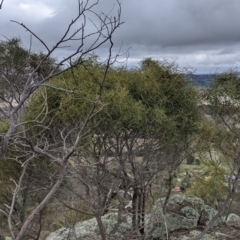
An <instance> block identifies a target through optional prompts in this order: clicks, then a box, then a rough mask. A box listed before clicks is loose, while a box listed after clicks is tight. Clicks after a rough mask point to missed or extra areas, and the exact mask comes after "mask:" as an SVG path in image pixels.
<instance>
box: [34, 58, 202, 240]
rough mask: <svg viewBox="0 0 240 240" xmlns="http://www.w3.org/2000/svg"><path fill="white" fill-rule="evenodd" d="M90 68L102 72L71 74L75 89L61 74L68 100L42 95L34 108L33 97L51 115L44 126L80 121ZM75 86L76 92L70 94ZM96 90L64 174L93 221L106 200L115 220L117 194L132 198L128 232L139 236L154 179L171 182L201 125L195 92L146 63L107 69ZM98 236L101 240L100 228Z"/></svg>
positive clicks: (91, 85) (168, 71)
mask: <svg viewBox="0 0 240 240" xmlns="http://www.w3.org/2000/svg"><path fill="white" fill-rule="evenodd" d="M92 68H94V73H95V76H99V75H100V74H101V71H102V66H99V65H98V64H97V63H96V62H94V61H93V60H92V59H90V60H89V61H88V62H87V64H86V65H81V66H79V67H78V68H75V69H74V70H73V72H74V76H75V79H76V82H77V84H76V85H74V81H73V80H72V81H69V73H66V74H65V75H62V76H63V78H64V79H66V86H67V88H68V89H71V88H72V87H73V86H76V93H75V95H68V94H67V93H60V92H54V91H53V90H52V89H49V91H48V92H45V93H44V94H43V93H41V94H39V95H38V96H37V97H36V99H35V100H34V101H35V102H34V101H33V102H32V103H33V105H34V106H38V105H39V104H36V102H41V101H42V100H41V101H39V97H40V99H41V98H43V99H47V100H48V105H47V107H46V108H47V109H48V111H50V112H52V113H53V118H51V119H52V122H51V123H50V124H51V125H54V126H57V125H58V124H61V123H62V122H65V123H67V122H68V123H69V124H71V125H74V124H76V123H79V121H80V122H81V119H82V118H84V114H85V113H87V112H88V111H89V107H90V106H91V105H89V104H87V103H86V101H84V100H83V99H91V98H92V97H93V96H95V94H96V91H97V89H98V88H97V81H95V82H92V81H89V79H91V78H92V77H93V76H92V74H89V72H92V71H91V69H92ZM52 84H55V85H54V86H55V87H60V88H61V87H62V85H61V84H65V83H64V82H63V81H61V80H58V81H52ZM79 87H81V89H82V90H83V91H81V92H78V88H79ZM102 90H103V92H102V98H101V103H102V104H103V105H104V107H103V109H102V111H101V112H99V114H97V115H96V116H95V117H94V118H93V119H91V121H90V122H89V124H90V125H91V128H90V129H91V132H90V134H89V135H88V136H86V138H85V143H86V144H85V145H82V146H78V147H79V148H78V150H76V151H75V152H74V154H73V155H72V158H71V160H72V162H73V168H72V176H74V181H77V182H78V184H76V185H78V186H81V193H79V192H78V193H77V194H78V196H81V199H86V201H88V202H90V203H91V204H90V205H91V212H92V214H93V215H95V216H96V218H97V219H98V222H100V221H101V215H103V214H104V213H105V212H106V211H107V210H108V208H109V205H110V202H111V200H112V198H113V197H117V198H118V200H119V220H121V214H122V213H123V212H124V211H125V210H126V209H125V206H126V205H124V201H123V200H122V199H121V197H120V196H119V195H120V194H119V193H120V192H121V191H123V192H124V195H125V197H126V196H127V194H130V195H131V194H132V210H131V211H132V220H133V221H132V222H133V229H134V231H135V234H138V233H139V232H140V234H142V235H144V227H145V220H144V219H145V202H146V197H147V194H148V192H149V189H150V187H151V184H152V181H153V179H154V177H155V176H156V175H157V174H159V173H160V172H163V171H166V170H167V172H168V174H169V176H168V177H169V179H170V180H172V178H173V177H174V174H175V171H176V169H177V167H178V166H179V165H180V164H181V162H182V161H183V159H185V158H186V157H187V156H188V155H189V154H190V153H192V151H193V148H194V147H195V146H194V144H195V143H194V141H193V139H194V140H195V135H197V134H198V131H199V127H198V123H199V121H200V120H201V116H200V113H199V111H198V107H197V94H196V91H195V90H194V88H193V87H191V86H190V85H189V84H188V82H187V81H186V79H185V78H184V75H182V74H180V73H178V72H177V71H176V70H175V68H174V66H172V65H167V64H166V63H165V65H164V63H161V62H158V61H153V60H151V59H146V60H144V61H143V62H142V63H141V67H140V68H138V69H133V70H128V69H125V68H111V69H109V72H108V76H107V78H106V81H105V85H104V87H103V89H102ZM44 108H45V106H44ZM42 112H43V116H45V114H44V111H42ZM34 115H36V113H35V114H34ZM44 120H46V121H48V120H47V118H44ZM45 125H46V124H45ZM49 126H50V125H49ZM50 129H52V128H50ZM47 132H48V133H49V130H47ZM51 138H53V137H51ZM55 142H56V141H55ZM170 182H172V181H170ZM170 190H171V189H170ZM81 194H82V195H81ZM169 194H170V191H169ZM168 197H169V196H168ZM165 206H166V203H165ZM100 225H101V223H100ZM101 232H102V238H103V239H104V238H105V237H106V236H105V235H104V229H103V231H101Z"/></svg>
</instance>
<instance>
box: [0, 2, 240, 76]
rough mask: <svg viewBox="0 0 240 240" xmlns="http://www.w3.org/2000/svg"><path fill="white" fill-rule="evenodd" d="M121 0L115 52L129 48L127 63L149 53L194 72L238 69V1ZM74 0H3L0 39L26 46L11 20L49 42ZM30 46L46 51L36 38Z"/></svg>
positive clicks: (105, 5)
mask: <svg viewBox="0 0 240 240" xmlns="http://www.w3.org/2000/svg"><path fill="white" fill-rule="evenodd" d="M99 1H100V3H99V4H98V6H96V7H95V8H94V11H96V12H100V11H102V12H106V13H107V12H109V10H110V9H111V8H112V7H113V6H114V4H115V10H116V7H117V5H116V2H115V0H99ZM119 1H120V2H121V6H122V20H123V21H124V22H125V23H124V24H123V25H122V26H121V27H120V28H119V29H118V30H117V31H116V33H115V35H114V43H115V47H116V48H115V50H116V51H117V50H118V48H119V47H120V46H121V44H122V48H121V51H122V52H124V51H127V50H128V49H129V58H128V66H130V67H131V66H137V65H138V63H139V61H141V60H142V59H143V58H146V57H152V58H154V59H159V60H162V59H165V60H168V61H175V62H176V63H177V64H178V65H179V67H180V68H185V67H187V68H191V69H192V70H194V71H195V72H196V73H215V72H221V71H224V70H228V69H230V68H237V69H238V70H239V64H240V28H239V23H240V1H239V0H148V1H146V0H119ZM89 2H90V3H93V2H94V0H89ZM77 4H78V1H77V0H39V1H38V0H4V3H3V7H2V9H1V10H0V39H2V40H3V39H4V38H5V37H7V38H11V37H13V36H16V37H20V38H21V39H22V41H23V44H24V45H25V46H26V47H28V46H29V42H30V34H29V33H28V32H26V31H25V30H24V29H23V28H22V27H21V26H19V25H17V24H15V23H13V22H11V21H10V20H16V21H19V22H20V23H24V24H25V25H26V26H28V27H29V28H30V29H31V30H32V31H33V32H34V33H36V34H37V35H38V36H41V38H42V39H43V40H44V41H45V42H46V43H47V44H48V45H49V46H53V45H54V43H55V42H56V41H58V40H59V38H60V36H61V35H62V34H63V33H64V30H65V29H66V27H67V25H68V23H69V22H70V21H71V20H72V19H73V18H74V17H75V16H76V14H77ZM115 13H116V12H114V11H113V12H112V14H115ZM92 20H93V21H95V18H94V17H93V18H92ZM96 21H97V20H96ZM87 27H88V29H86V32H91V30H92V28H91V27H93V26H92V25H91V24H89V25H87ZM76 28H77V26H75V29H76ZM74 47H76V46H75V44H73V45H69V47H68V48H64V49H62V50H61V51H59V52H58V53H57V54H58V57H64V56H67V55H68V54H69V52H71V51H73V50H74ZM32 48H33V49H35V50H36V51H40V50H44V48H43V47H42V46H41V44H40V43H39V42H37V41H34V42H33V46H32ZM96 52H97V54H98V55H100V57H104V54H106V48H105V47H104V46H103V47H102V48H100V49H99V50H98V51H96Z"/></svg>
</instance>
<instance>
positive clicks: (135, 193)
mask: <svg viewBox="0 0 240 240" xmlns="http://www.w3.org/2000/svg"><path fill="white" fill-rule="evenodd" d="M137 202H138V190H137V188H134V189H133V199H132V227H133V231H134V232H135V233H136V234H137V233H138V224H137V214H138V204H137Z"/></svg>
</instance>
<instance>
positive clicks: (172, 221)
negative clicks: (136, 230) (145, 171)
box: [46, 194, 240, 240]
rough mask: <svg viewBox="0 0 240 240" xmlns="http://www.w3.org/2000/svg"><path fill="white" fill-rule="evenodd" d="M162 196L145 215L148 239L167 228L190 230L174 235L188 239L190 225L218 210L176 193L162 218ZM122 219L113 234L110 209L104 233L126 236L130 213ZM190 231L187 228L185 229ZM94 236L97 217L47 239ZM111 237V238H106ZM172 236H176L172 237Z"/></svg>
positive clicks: (96, 236)
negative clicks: (180, 234)
mask: <svg viewBox="0 0 240 240" xmlns="http://www.w3.org/2000/svg"><path fill="white" fill-rule="evenodd" d="M163 201H164V199H158V200H157V201H156V202H155V204H154V205H153V207H152V210H151V213H150V214H149V215H146V219H145V224H146V234H147V238H148V239H165V238H164V235H165V233H166V228H167V231H168V232H173V231H176V230H183V229H187V230H189V229H190V230H191V229H192V231H191V232H190V233H189V234H188V235H187V236H182V237H181V238H179V239H178V238H177V239H178V240H189V239H192V237H194V236H195V235H198V233H199V231H196V230H194V229H193V228H195V227H198V226H206V225H207V224H208V223H209V221H210V220H211V219H212V218H213V217H214V216H215V215H216V214H217V211H216V210H215V209H213V208H211V207H209V206H208V205H206V204H204V201H203V200H202V199H200V198H198V197H190V196H186V195H184V194H175V195H173V196H171V197H170V199H169V202H168V205H167V214H166V216H165V218H164V215H163V211H162V203H163ZM123 219H124V221H123V222H122V223H121V224H120V226H119V228H118V231H117V232H116V233H115V235H112V234H111V232H112V230H113V229H114V227H115V225H116V223H117V213H109V214H106V215H105V216H103V217H102V222H103V225H104V228H105V231H106V235H107V236H109V234H111V239H114V238H115V239H125V238H124V234H125V233H126V232H128V231H131V215H130V214H129V215H126V216H125V217H124V218H123ZM224 222H225V218H224V217H221V218H219V219H218V220H217V221H216V222H215V226H217V225H219V224H221V223H224ZM226 222H240V217H239V216H237V215H235V214H229V216H228V218H227V221H226ZM188 232H189V231H188ZM64 239H69V240H77V239H84V240H95V239H100V236H99V230H98V225H97V221H96V220H95V219H89V220H86V221H83V222H79V223H77V224H76V225H75V226H73V227H72V228H61V229H59V230H57V231H55V232H53V233H51V234H50V235H49V236H48V237H47V238H46V240H64ZM109 239H110V238H109ZM203 239H205V240H215V239H221V240H222V239H224V234H223V233H220V232H215V233H213V234H211V236H210V235H205V237H204V238H203ZM172 240H175V238H172Z"/></svg>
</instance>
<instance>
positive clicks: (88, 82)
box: [25, 59, 200, 144]
mask: <svg viewBox="0 0 240 240" xmlns="http://www.w3.org/2000/svg"><path fill="white" fill-rule="evenodd" d="M146 61H149V63H148V65H146V63H145V62H146ZM145 62H144V61H143V62H142V64H141V67H140V68H138V69H134V70H127V69H124V68H113V69H110V71H109V73H108V75H107V79H106V81H105V84H104V87H103V88H102V87H101V86H100V85H99V81H100V80H99V79H101V78H102V76H103V74H104V72H103V68H102V66H101V65H100V64H99V63H98V62H95V61H93V60H92V62H91V61H90V62H89V61H87V62H86V63H84V64H83V65H81V66H78V67H77V68H75V69H74V70H73V72H71V71H68V72H66V73H64V74H62V75H61V76H59V77H57V78H55V79H54V80H53V81H51V83H50V84H51V85H52V86H55V87H59V88H61V87H66V88H67V89H69V91H70V90H74V93H66V92H61V91H60V90H59V91H56V89H53V88H49V87H47V88H45V89H42V90H40V91H38V92H37V93H36V94H35V95H34V96H33V97H32V99H31V101H30V103H29V106H28V109H27V113H26V115H25V117H26V121H30V120H34V119H35V118H36V116H38V118H39V121H44V125H46V126H49V127H50V126H52V125H54V126H58V125H59V124H62V123H63V122H65V123H66V122H68V123H79V122H81V121H83V120H84V119H85V117H86V115H87V114H88V112H89V111H90V109H91V108H92V107H93V102H94V100H95V99H96V96H97V95H98V94H99V92H100V91H101V93H102V96H101V104H99V105H98V107H96V109H95V112H97V111H98V110H99V109H100V108H101V107H103V109H102V111H100V112H99V113H98V114H97V116H95V118H94V120H93V121H92V123H91V124H92V126H93V127H94V126H95V128H94V129H95V130H94V131H95V132H96V133H97V132H98V131H101V132H106V131H107V132H110V131H112V132H113V131H116V130H117V131H119V132H121V131H122V130H128V131H130V130H131V131H132V132H135V133H140V132H141V133H142V134H143V135H145V136H155V137H156V138H161V140H162V141H163V142H165V143H166V144H171V143H173V142H177V141H180V140H183V139H184V138H186V137H187V136H189V134H192V133H193V132H197V130H198V122H199V120H200V114H199V111H198V108H197V100H198V98H197V93H196V91H195V90H194V89H193V88H192V87H191V86H190V85H189V84H188V82H187V81H186V80H185V78H184V76H183V75H182V74H179V73H177V72H175V70H174V69H172V68H171V67H170V66H164V65H162V64H161V62H157V61H152V60H149V59H148V60H145ZM90 72H92V74H89V73H90ZM39 112H41V115H39V114H38V113H39ZM29 127H31V124H30V125H29ZM35 131H36V128H35ZM37 132H39V130H37ZM40 132H41V131H40Z"/></svg>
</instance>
